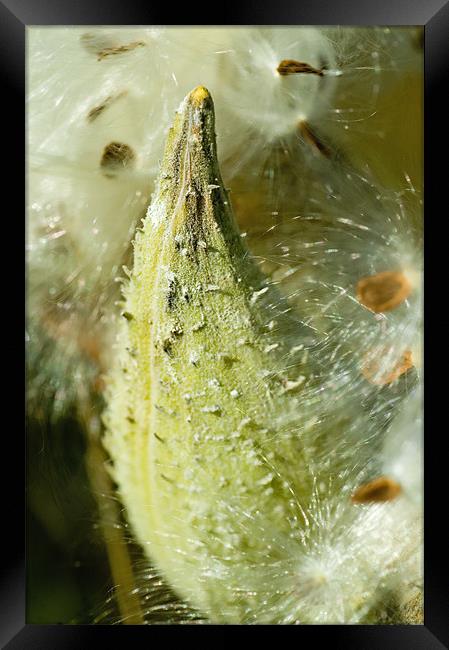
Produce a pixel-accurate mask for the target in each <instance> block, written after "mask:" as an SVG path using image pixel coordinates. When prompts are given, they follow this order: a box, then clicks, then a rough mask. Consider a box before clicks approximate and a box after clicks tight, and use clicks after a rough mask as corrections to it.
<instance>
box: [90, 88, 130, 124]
mask: <svg viewBox="0 0 449 650" xmlns="http://www.w3.org/2000/svg"><path fill="white" fill-rule="evenodd" d="M123 95H126V90H124V91H122V92H121V93H118V94H117V95H109V96H108V97H106V99H105V100H104V101H103V102H102V103H101V104H98V105H97V106H94V107H93V108H91V109H90V111H89V112H88V114H87V121H88V122H93V121H94V120H96V119H97V117H99V116H100V115H101V114H102V113H103V111H104V110H105V109H106V108H108V107H109V106H110V105H111V104H113V103H114V102H115V101H116V100H117V99H120V97H123Z"/></svg>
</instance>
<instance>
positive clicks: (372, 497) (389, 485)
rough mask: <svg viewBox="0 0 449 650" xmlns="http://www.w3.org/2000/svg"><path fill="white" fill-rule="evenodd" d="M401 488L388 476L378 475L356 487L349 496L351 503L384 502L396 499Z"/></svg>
mask: <svg viewBox="0 0 449 650" xmlns="http://www.w3.org/2000/svg"><path fill="white" fill-rule="evenodd" d="M401 491H402V488H401V486H400V485H399V483H397V482H396V481H394V480H393V479H392V478H389V477H388V476H379V478H376V479H374V480H373V481H370V482H369V483H365V484H364V485H361V486H360V487H358V488H357V489H356V491H355V492H354V493H353V495H352V497H351V501H352V503H384V502H385V501H392V500H393V499H396V497H397V496H399V494H400V493H401Z"/></svg>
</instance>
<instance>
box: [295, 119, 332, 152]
mask: <svg viewBox="0 0 449 650" xmlns="http://www.w3.org/2000/svg"><path fill="white" fill-rule="evenodd" d="M298 128H299V132H300V134H301V135H302V137H303V138H304V140H305V141H306V142H307V144H308V145H309V146H310V147H311V148H312V149H313V151H314V153H316V154H319V155H321V156H326V158H330V156H331V150H330V149H329V148H328V147H326V145H325V144H324V143H323V142H322V141H321V140H320V139H319V138H318V136H317V135H316V134H315V133H314V132H313V131H312V129H311V128H310V126H309V125H308V124H307V122H305V121H304V120H301V122H299V124H298Z"/></svg>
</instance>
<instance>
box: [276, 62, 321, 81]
mask: <svg viewBox="0 0 449 650" xmlns="http://www.w3.org/2000/svg"><path fill="white" fill-rule="evenodd" d="M277 71H278V72H279V74H280V75H282V76H283V77H285V76H287V75H289V74H317V75H318V76H320V77H322V76H323V74H324V73H323V71H322V70H318V68H314V67H313V66H311V65H309V64H308V63H302V62H301V61H295V60H294V59H283V61H281V62H280V64H279V65H278V67H277Z"/></svg>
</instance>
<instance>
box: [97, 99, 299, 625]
mask: <svg viewBox="0 0 449 650" xmlns="http://www.w3.org/2000/svg"><path fill="white" fill-rule="evenodd" d="M123 316H124V318H123V323H122V331H121V333H120V335H119V342H118V347H119V354H118V361H117V363H116V367H115V369H114V370H113V371H112V373H111V377H110V382H109V388H108V404H109V406H108V409H107V412H106V414H105V424H106V429H107V431H106V435H105V446H106V448H107V449H108V451H109V453H110V455H111V458H112V461H113V470H112V471H113V476H114V479H115V481H116V482H117V484H118V488H119V493H120V497H121V499H122V500H123V502H124V504H125V506H126V510H127V516H128V518H129V521H130V523H131V525H132V527H133V530H134V532H135V535H136V537H137V539H138V541H139V542H140V543H141V544H142V545H143V546H144V548H145V550H146V552H147V554H148V557H149V558H150V559H151V561H152V562H154V564H155V565H156V566H157V568H158V569H159V570H160V571H161V573H162V574H163V575H164V576H165V577H166V578H167V579H168V581H169V582H170V584H171V585H172V586H173V588H174V589H175V590H176V591H177V592H178V593H179V594H180V595H181V596H182V597H183V598H185V599H186V600H187V601H188V602H189V603H190V604H192V605H193V606H195V607H196V608H198V609H199V610H200V611H201V612H203V614H205V615H206V616H207V617H208V618H209V620H212V621H214V622H229V623H242V622H250V621H253V620H257V622H277V619H278V618H279V620H282V621H285V620H286V618H285V611H281V610H283V607H282V606H281V607H280V608H279V607H278V602H279V600H282V593H280V590H281V591H282V589H284V588H285V590H286V593H287V592H288V593H291V585H286V584H284V582H282V583H281V582H279V580H280V578H279V576H280V574H281V573H282V571H280V570H279V566H280V563H282V562H283V561H284V560H286V558H288V557H289V555H290V552H291V548H290V547H291V545H292V543H293V540H292V537H297V536H298V533H299V534H301V532H300V531H301V529H302V528H304V524H305V521H304V519H303V518H301V516H300V515H299V513H300V512H301V507H300V505H299V501H298V500H301V495H310V491H311V485H310V482H311V479H310V477H309V475H308V473H307V471H305V470H304V466H305V463H306V461H305V458H304V449H303V445H302V442H301V434H300V432H299V431H298V428H297V426H295V425H294V424H293V423H294V422H295V421H296V419H297V413H298V411H299V410H300V391H301V390H302V384H303V381H304V376H303V374H302V372H303V371H304V369H303V366H302V360H301V359H300V358H299V356H298V355H299V354H303V352H302V353H300V352H299V349H300V348H301V347H302V346H298V345H296V346H294V345H293V342H292V334H294V337H295V338H294V341H295V342H296V343H297V342H298V332H300V325H299V323H298V322H296V321H295V319H294V317H293V316H291V314H290V313H289V309H288V306H287V304H286V303H285V302H283V300H282V299H281V297H280V296H279V295H278V294H277V292H276V291H275V289H274V287H272V286H270V285H269V284H268V283H267V282H266V280H265V279H264V278H263V277H262V275H261V274H260V273H259V270H258V268H257V265H256V264H255V262H254V261H253V260H252V259H251V256H250V255H249V252H248V250H247V249H246V248H245V246H244V244H243V241H242V237H241V236H240V235H239V232H238V230H237V226H236V224H235V222H234V218H233V215H232V211H231V207H230V202H229V198H228V194H227V192H226V190H225V189H224V187H223V181H222V179H221V176H220V171H219V168H218V163H217V156H216V145H215V133H214V110H213V102H212V99H211V97H210V95H209V93H208V91H207V90H206V89H205V88H203V87H198V88H196V89H195V90H193V91H192V92H191V93H190V94H189V95H188V96H187V97H186V99H185V100H184V101H183V103H182V104H181V106H180V109H179V111H178V113H177V114H176V117H175V122H174V126H173V127H172V129H171V130H170V132H169V135H168V141H167V145H166V150H165V154H164V159H163V162H162V167H161V172H160V177H159V182H158V186H157V190H156V193H155V195H154V197H153V200H152V203H151V206H150V208H149V210H148V213H147V216H146V218H145V219H144V224H143V228H142V230H141V231H139V232H138V233H137V235H136V239H135V243H134V268H133V270H132V272H131V273H130V279H129V283H128V285H127V287H125V306H124V309H123ZM300 336H301V334H300ZM304 517H305V515H304ZM282 580H284V578H282ZM278 582H279V584H278ZM287 582H288V580H287ZM274 583H275V584H274ZM289 598H290V596H289ZM256 612H258V613H257V614H256Z"/></svg>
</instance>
